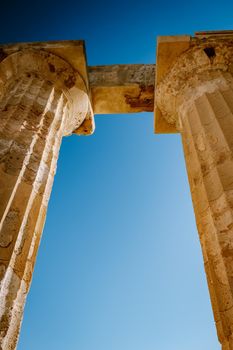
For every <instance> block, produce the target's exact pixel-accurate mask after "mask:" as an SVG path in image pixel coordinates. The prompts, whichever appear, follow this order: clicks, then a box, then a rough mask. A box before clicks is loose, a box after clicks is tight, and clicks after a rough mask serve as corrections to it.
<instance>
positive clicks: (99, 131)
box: [0, 0, 233, 350]
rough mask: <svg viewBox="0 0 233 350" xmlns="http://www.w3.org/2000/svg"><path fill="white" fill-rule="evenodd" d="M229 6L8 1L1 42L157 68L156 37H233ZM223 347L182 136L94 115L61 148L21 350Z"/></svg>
mask: <svg viewBox="0 0 233 350" xmlns="http://www.w3.org/2000/svg"><path fill="white" fill-rule="evenodd" d="M232 13H233V2H232V1H230V0H221V1H219V0H218V1H214V0H212V1H210V0H206V1H203V0H196V1H188V0H187V1H186V2H183V1H170V2H169V1H163V0H160V1H159V2H156V1H148V0H144V1H143V0H141V1H138V0H134V1H127V0H118V1H114V2H112V1H110V0H108V1H103V0H99V1H95V2H94V1H88V0H87V1H85V0H83V1H82V2H81V1H72V0H66V1H63V2H62V3H60V2H59V1H54V0H50V1H47V2H45V1H44V2H43V1H37V0H34V1H30V2H27V1H24V0H21V1H9V2H7V1H5V3H3V4H2V5H1V29H0V40H1V42H3V43H7V42H16V41H18V42H21V41H47V40H64V39H84V40H85V41H86V50H87V57H88V63H89V65H99V64H101V65H104V64H114V63H119V64H120V63H155V47H156V36H157V35H169V34H173V35H175V34H193V33H194V32H195V31H200V30H217V29H233V16H232ZM42 349H43V350H55V349H56V350H219V349H220V346H219V344H218V341H217V338H216V332H215V327H214V321H213V316H212V311H211V306H210V302H209V295H208V290H207V285H206V280H205V275H204V269H203V263H202V256H201V250H200V245H199V241H198V235H197V231H196V226H195V220H194V215H193V209H192V203H191V198H190V193H189V186H188V181H187V176H186V170H185V165H184V158H183V152H182V147H181V142H180V137H179V135H155V134H153V114H152V113H142V114H132V115H112V116H111V115H104V116H102V115H99V116H96V131H95V134H94V135H92V136H90V137H78V136H71V137H68V138H65V139H64V140H63V144H62V148H61V152H60V158H59V162H58V170H57V175H56V177H55V183H54V187H53V191H52V196H51V200H50V204H49V210H48V216H47V221H46V226H45V230H44V234H43V239H42V242H41V246H40V250H39V254H38V258H37V264H36V268H35V273H34V278H33V283H32V287H31V291H30V294H29V296H28V300H27V305H26V308H25V316H24V322H23V326H22V332H21V337H20V342H19V346H18V350H42Z"/></svg>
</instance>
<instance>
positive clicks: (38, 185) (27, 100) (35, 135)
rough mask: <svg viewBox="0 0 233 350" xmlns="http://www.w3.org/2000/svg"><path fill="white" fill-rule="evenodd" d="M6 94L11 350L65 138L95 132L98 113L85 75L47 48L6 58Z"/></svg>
mask: <svg viewBox="0 0 233 350" xmlns="http://www.w3.org/2000/svg"><path fill="white" fill-rule="evenodd" d="M61 46H62V45H61ZM71 47H72V45H71ZM53 48H54V47H53ZM8 51H10V48H9V50H8ZM0 93H1V95H0V196H1V200H0V279H1V284H0V349H2V350H9V349H15V347H16V344H17V339H18V334H19V329H20V324H21V320H22V314H23V308H24V303H25V298H26V296H27V293H28V290H29V286H30V282H31V279H32V272H33V267H34V263H35V258H36V253H37V249H38V246H39V243H40V238H41V233H42V229H43V225H44V221H45V216H46V210H47V205H48V200H49V196H50V192H51V188H52V184H53V178H54V175H55V172H56V164H57V159H58V153H59V149H60V145H61V140H62V137H63V136H64V135H69V134H71V133H72V132H73V131H76V132H77V133H80V134H82V133H83V134H84V133H90V132H91V131H92V130H91V129H90V121H91V120H92V114H91V108H90V102H89V97H88V94H87V91H85V84H83V79H82V78H81V77H80V75H79V73H78V72H77V71H76V70H75V69H73V67H72V66H71V65H70V64H69V63H67V62H66V61H65V60H63V59H61V58H60V57H58V56H56V55H54V54H52V53H50V52H46V51H44V50H38V49H34V48H27V47H26V48H23V49H21V50H17V51H16V52H14V53H10V54H9V55H6V57H4V59H3V60H2V62H1V64H0ZM84 122H85V123H86V124H87V125H86V126H85V128H84V129H85V130H83V129H81V131H80V129H79V127H80V128H81V127H82V124H83V123H84ZM92 125H93V123H92ZM88 126H89V129H88ZM82 128H83V127H82Z"/></svg>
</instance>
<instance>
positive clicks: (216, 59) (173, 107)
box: [157, 41, 233, 350]
mask: <svg viewBox="0 0 233 350" xmlns="http://www.w3.org/2000/svg"><path fill="white" fill-rule="evenodd" d="M207 47H208V50H207V49H206V48H207ZM209 52H211V57H209V56H208V54H209ZM232 53H233V46H232V44H231V43H228V42H222V43H220V45H219V43H218V42H213V41H211V42H209V43H208V42H207V43H204V44H203V43H202V44H200V43H198V44H197V45H196V46H195V47H193V48H191V49H190V50H188V51H187V52H186V53H185V54H183V55H181V56H180V57H179V58H178V59H177V62H176V64H175V65H174V66H173V67H172V69H171V70H170V72H169V73H168V75H167V77H166V78H165V79H164V81H163V82H162V83H161V84H160V86H159V88H158V91H157V103H158V105H159V106H160V108H161V110H162V111H163V115H164V117H165V118H166V119H167V121H169V122H170V123H176V125H177V128H178V130H179V131H180V132H181V135H182V141H183V147H184V155H185V161H186V166H187V172H188V177H189V183H190V190H191V194H192V201H193V206H194V210H195V216H196V222H197V227H198V232H199V237H200V242H201V247H202V252H203V257H204V264H205V271H206V276H207V282H208V287H209V291H210V297H211V302H212V307H213V312H214V318H215V322H216V327H217V332H218V338H219V341H220V343H221V344H222V349H223V350H233V78H232V74H231V72H232V57H233V56H232Z"/></svg>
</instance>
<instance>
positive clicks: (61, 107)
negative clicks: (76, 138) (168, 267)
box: [0, 31, 233, 350]
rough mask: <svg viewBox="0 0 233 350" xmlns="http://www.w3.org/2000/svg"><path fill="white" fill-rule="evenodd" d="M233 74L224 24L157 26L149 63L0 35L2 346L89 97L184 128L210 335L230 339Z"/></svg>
mask: <svg viewBox="0 0 233 350" xmlns="http://www.w3.org/2000/svg"><path fill="white" fill-rule="evenodd" d="M232 75H233V32H231V31H227V32H209V33H197V34H196V35H195V37H190V36H178V37H159V38H158V47H157V62H156V67H155V65H144V64H140V65H139V64H137V65H114V66H99V67H87V65H86V57H85V50H84V43H83V42H82V41H68V42H51V43H31V44H15V45H4V46H2V47H0V350H10V349H11V350H14V349H16V346H17V340H18V335H19V330H20V325H21V321H22V315H23V308H24V304H25V299H26V296H27V293H28V290H29V287H30V283H31V279H32V273H33V267H34V264H35V258H36V253H37V249H38V246H39V243H40V239H41V233H42V229H43V225H44V221H45V216H46V210H47V205H48V200H49V196H50V192H51V188H52V184H53V178H54V175H55V172H56V164H57V158H58V153H59V148H60V145H61V141H62V137H63V136H66V135H69V134H71V133H75V134H77V135H88V134H91V133H92V132H93V130H94V122H93V113H92V109H93V110H94V113H96V114H102V113H103V114H104V113H107V114H108V113H131V112H142V111H152V109H153V107H154V108H155V131H156V133H175V132H180V133H181V136H182V141H183V147H184V155H185V161H186V165H187V172H188V177H189V183H190V189H191V194H192V200H193V205H194V210H195V215H196V221H197V227H198V232H199V236H200V242H201V246H202V252H203V257H204V264H205V270H206V275H207V282H208V286H209V290H210V296H211V302H212V306H213V311H214V317H215V322H216V327H217V332H218V337H219V341H220V343H221V344H222V350H233V137H232V135H233V76H232ZM155 76H156V77H155ZM154 78H155V79H154ZM154 86H155V88H154ZM154 90H155V91H154ZM154 101H155V103H154ZM91 105H92V107H91Z"/></svg>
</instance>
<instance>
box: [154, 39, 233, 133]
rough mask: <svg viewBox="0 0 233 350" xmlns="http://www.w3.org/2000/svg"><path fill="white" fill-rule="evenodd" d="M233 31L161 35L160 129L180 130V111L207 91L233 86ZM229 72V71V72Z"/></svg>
mask: <svg viewBox="0 0 233 350" xmlns="http://www.w3.org/2000/svg"><path fill="white" fill-rule="evenodd" d="M232 72H233V32H230V33H229V32H227V34H225V33H224V32H220V33H218V32H217V33H216V32H214V33H211V34H206V35H204V33H201V34H197V35H196V36H195V37H193V38H192V37H190V36H178V37H176V36H175V37H159V38H158V45H157V64H156V89H155V91H156V97H155V99H156V107H155V127H156V132H161V133H163V132H165V133H167V132H169V133H174V132H177V131H179V129H180V124H179V117H178V115H179V113H180V111H182V109H183V108H185V109H186V108H188V106H189V105H192V101H193V100H195V99H197V98H198V97H200V96H201V95H202V94H203V93H208V92H214V91H215V90H216V89H222V90H224V89H227V88H229V84H230V85H232V86H233V81H232V76H231V74H232ZM228 73H229V74H228Z"/></svg>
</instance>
